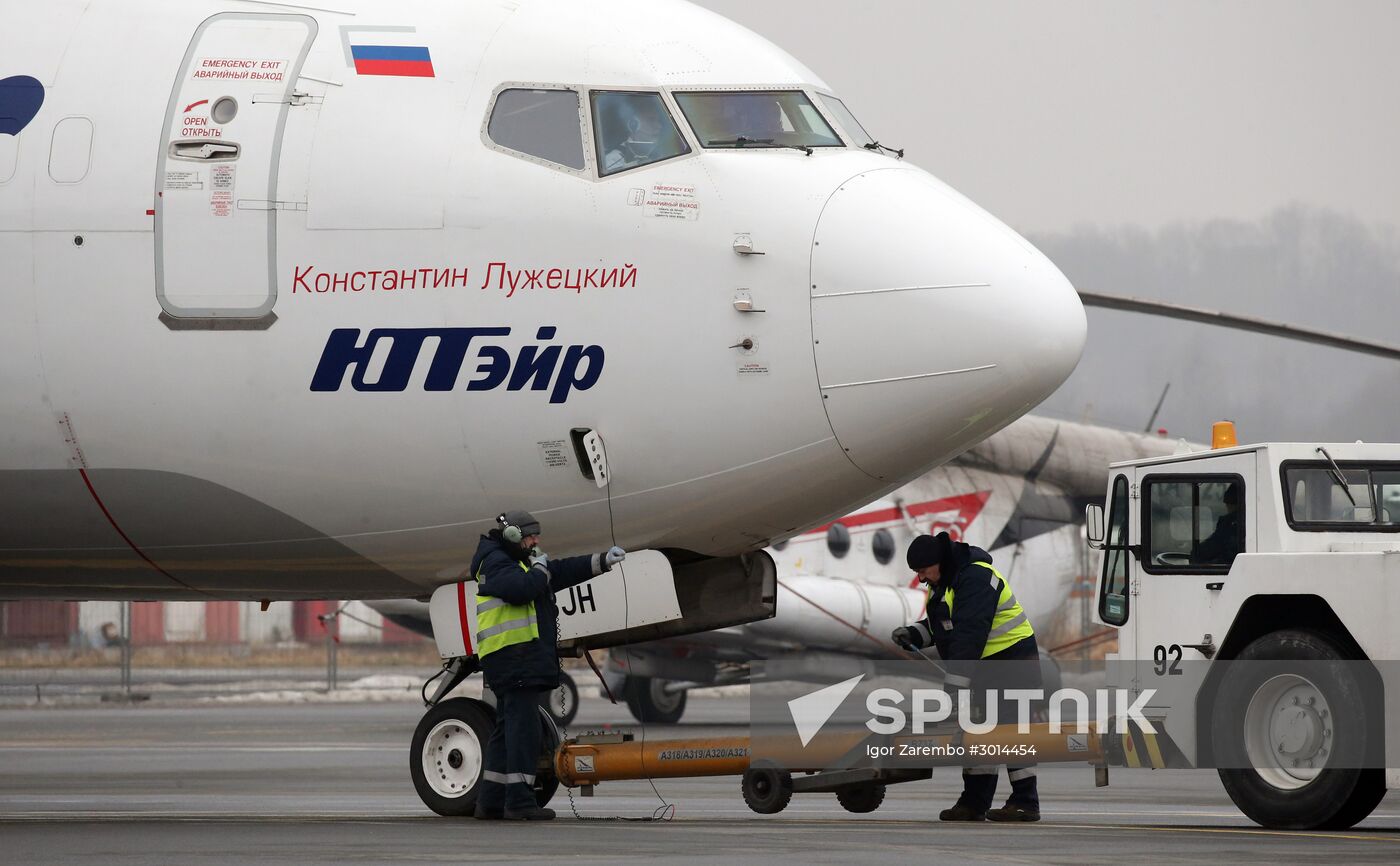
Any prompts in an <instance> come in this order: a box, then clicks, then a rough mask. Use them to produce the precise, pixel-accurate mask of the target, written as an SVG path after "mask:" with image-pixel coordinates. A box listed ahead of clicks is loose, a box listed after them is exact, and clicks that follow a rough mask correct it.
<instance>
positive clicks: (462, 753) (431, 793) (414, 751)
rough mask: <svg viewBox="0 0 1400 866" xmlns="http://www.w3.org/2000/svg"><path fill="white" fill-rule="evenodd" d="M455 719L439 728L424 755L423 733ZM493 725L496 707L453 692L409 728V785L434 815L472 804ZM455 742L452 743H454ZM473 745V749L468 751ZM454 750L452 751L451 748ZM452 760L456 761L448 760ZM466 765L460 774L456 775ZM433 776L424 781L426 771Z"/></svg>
mask: <svg viewBox="0 0 1400 866" xmlns="http://www.w3.org/2000/svg"><path fill="white" fill-rule="evenodd" d="M452 722H455V723H456V730H447V729H444V730H443V731H442V732H441V739H443V740H444V742H441V743H439V745H438V746H436V747H435V748H434V752H435V753H434V754H433V755H431V756H430V755H428V754H426V752H425V749H426V748H427V747H428V738H429V737H430V736H431V735H432V734H433V732H434V730H436V729H438V728H439V726H440V725H445V724H450V723H452ZM495 725H496V713H495V711H494V710H492V709H491V707H490V706H488V705H487V704H486V703H485V702H484V701H478V700H475V699H474V698H453V699H451V700H447V701H442V702H441V703H439V704H438V705H437V706H435V707H433V708H432V709H430V710H428V712H426V713H424V714H423V718H421V719H419V720H418V727H417V728H416V729H415V730H414V732H413V745H412V746H411V747H409V752H408V772H409V775H410V776H412V777H413V787H414V789H415V790H417V791H418V797H419V799H421V800H422V801H423V805H425V806H427V807H428V808H429V809H432V810H433V811H434V812H436V813H438V814H439V815H446V816H448V817H462V816H470V815H471V814H472V812H473V811H474V810H475V809H476V797H477V794H478V793H479V791H480V789H481V773H480V759H481V758H482V757H483V756H484V755H485V753H486V742H487V740H489V739H490V738H491V729H492V728H493V727H495ZM454 745H455V746H456V748H455V749H454ZM472 748H475V749H476V750H477V752H476V754H475V755H472V754H470V751H471V749H472ZM454 751H456V753H457V754H456V756H455V757H454V755H453V752H454ZM473 760H474V761H475V762H476V770H477V771H476V773H475V778H470V776H471V773H470V772H469V770H470V766H469V764H470V762H472V761H473ZM453 763H457V766H455V767H454V766H452V765H453ZM463 767H467V769H468V772H467V774H466V775H465V776H461V775H458V774H459V773H460V772H461V771H462V768H463ZM430 772H434V773H435V778H434V779H433V780H432V781H429V777H428V773H430Z"/></svg>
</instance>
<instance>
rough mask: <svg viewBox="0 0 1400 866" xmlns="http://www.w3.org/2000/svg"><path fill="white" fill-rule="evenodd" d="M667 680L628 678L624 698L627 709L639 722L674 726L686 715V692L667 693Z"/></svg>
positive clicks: (623, 693)
mask: <svg viewBox="0 0 1400 866" xmlns="http://www.w3.org/2000/svg"><path fill="white" fill-rule="evenodd" d="M666 682H667V681H666V680H658V679H653V678H651V677H628V678H627V680H626V682H624V683H623V684H622V696H623V698H625V699H626V700H627V709H628V710H631V712H632V718H634V719H636V720H637V721H639V722H645V723H651V722H656V723H658V724H662V725H674V724H675V723H676V722H679V721H680V720H681V716H683V715H685V699H686V693H685V692H673V693H669V694H668V693H667V692H666V691H665V690H664V689H665V685H666Z"/></svg>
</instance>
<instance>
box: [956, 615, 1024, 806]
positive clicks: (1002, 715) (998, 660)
mask: <svg viewBox="0 0 1400 866" xmlns="http://www.w3.org/2000/svg"><path fill="white" fill-rule="evenodd" d="M979 665H980V667H979V668H978V670H979V673H978V675H977V676H976V677H974V679H973V695H974V697H975V699H976V700H978V701H979V703H980V702H981V701H982V700H984V699H985V696H986V690H987V689H995V690H997V691H998V693H1002V692H1004V691H1005V690H1007V689H1038V688H1040V687H1041V677H1040V653H1039V650H1038V649H1037V647H1036V642H1035V636H1034V635H1032V636H1031V637H1028V638H1026V639H1025V640H1023V641H1021V642H1020V643H1017V644H1016V645H1015V646H1013V647H1010V648H1009V649H1007V650H1005V651H1004V652H1000V653H997V655H995V656H991V657H989V658H987V659H983V660H982V661H981V662H980V663H979ZM1016 713H1017V705H1016V702H1015V701H1010V700H1006V699H1005V698H1002V699H1001V700H999V701H998V702H997V723H998V724H1000V725H1014V724H1016V721H1017V719H1016ZM998 769H999V768H998V766H997V765H996V764H983V765H978V766H968V767H963V792H962V796H960V797H958V802H960V803H962V804H963V805H965V806H967V807H969V808H971V809H973V810H975V811H978V812H985V811H987V810H988V809H990V808H991V807H992V801H993V800H994V799H995V797H996V793H997V775H998ZM1006 775H1007V777H1008V778H1009V779H1010V780H1011V796H1009V797H1007V798H1006V805H1008V806H1020V807H1021V808H1023V809H1031V810H1035V811H1039V810H1040V792H1039V790H1038V789H1037V788H1036V782H1035V764H1033V763H1031V764H1023V765H1019V766H1014V767H1013V766H1009V765H1008V766H1007V768H1006Z"/></svg>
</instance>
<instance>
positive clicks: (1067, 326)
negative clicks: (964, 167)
mask: <svg viewBox="0 0 1400 866" xmlns="http://www.w3.org/2000/svg"><path fill="white" fill-rule="evenodd" d="M811 282H812V331H813V339H814V341H815V343H814V351H815V354H816V362H817V375H818V382H819V384H820V386H821V394H822V404H823V406H824V407H825V408H826V412H827V418H828V420H829V421H830V422H831V429H832V431H833V432H834V433H835V434H836V439H837V441H838V442H840V444H841V447H842V448H844V449H845V451H846V454H847V456H849V457H850V459H851V461H852V462H853V463H855V465H856V466H857V467H859V468H860V469H861V470H863V471H864V472H866V473H867V474H869V475H871V476H873V477H875V478H879V479H884V480H888V481H891V482H895V481H897V480H902V479H904V478H907V477H910V476H912V475H915V474H917V473H919V472H922V471H924V469H925V468H926V467H928V466H929V465H930V464H933V463H935V462H938V461H940V460H944V459H947V458H949V457H952V456H954V455H956V454H958V453H960V452H961V451H963V450H965V449H966V448H968V447H970V446H971V445H972V444H974V443H975V442H977V441H979V440H980V439H981V438H983V437H984V436H986V435H988V434H990V433H992V432H994V431H996V430H997V429H999V428H1001V427H1002V426H1004V425H1005V424H1007V423H1009V422H1010V421H1012V420H1014V419H1015V418H1017V417H1019V416H1021V415H1022V414H1024V413H1025V412H1027V411H1029V410H1030V409H1031V408H1032V407H1034V406H1035V405H1036V404H1037V403H1039V402H1040V401H1041V400H1043V399H1045V398H1046V397H1047V396H1049V395H1050V393H1051V392H1053V391H1054V390H1055V389H1056V388H1058V387H1059V386H1060V384H1061V383H1062V382H1064V380H1065V379H1066V378H1068V376H1069V374H1070V373H1071V372H1072V371H1073V370H1074V367H1075V365H1076V364H1077V363H1078V362H1079V356H1080V353H1081V352H1082V351H1083V349H1084V338H1085V331H1086V326H1087V325H1086V320H1085V316H1084V308H1083V306H1082V305H1081V304H1080V302H1079V296H1078V295H1077V294H1076V293H1075V291H1074V287H1073V286H1071V285H1070V283H1069V281H1068V280H1067V279H1065V276H1064V275H1063V274H1061V273H1060V271H1059V269H1057V268H1056V267H1055V266H1054V265H1053V264H1052V263H1051V262H1050V260H1049V259H1047V258H1046V257H1045V256H1044V255H1043V254H1041V253H1040V251H1039V250H1037V249H1035V248H1034V247H1033V246H1031V245H1030V244H1029V243H1028V242H1027V241H1026V240H1025V239H1024V238H1022V237H1021V236H1020V235H1018V234H1016V233H1015V232H1014V231H1012V230H1011V229H1010V228H1008V227H1007V226H1005V225H1004V224H1002V223H1001V222H999V221H998V220H997V219H996V218H995V217H993V216H991V215H990V214H988V213H987V212H986V211H984V210H982V209H981V208H979V207H977V206H976V205H975V204H973V203H972V202H970V201H968V200H967V199H966V198H964V197H963V196H961V195H960V194H958V193H957V192H955V191H954V190H952V189H951V188H949V187H948V186H947V185H945V184H943V183H942V182H940V181H938V180H937V179H936V178H934V177H932V176H931V175H929V174H927V173H926V172H923V171H920V170H918V169H913V168H891V169H880V170H876V171H869V172H865V173H863V174H859V175H857V176H855V177H853V178H851V179H850V180H848V181H846V182H845V183H843V184H842V185H841V186H840V187H839V188H838V189H837V190H836V192H835V193H833V194H832V196H831V198H830V199H829V200H828V201H827V204H826V206H825V208H824V209H823V211H822V215H821V218H820V220H819V221H818V223H817V231H816V236H815V239H814V243H813V247H812V280H811Z"/></svg>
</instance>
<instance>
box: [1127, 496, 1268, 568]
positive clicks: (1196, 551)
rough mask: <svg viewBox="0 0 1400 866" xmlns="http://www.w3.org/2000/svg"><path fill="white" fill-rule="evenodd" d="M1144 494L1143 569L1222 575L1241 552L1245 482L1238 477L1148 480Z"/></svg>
mask: <svg viewBox="0 0 1400 866" xmlns="http://www.w3.org/2000/svg"><path fill="white" fill-rule="evenodd" d="M1144 490H1145V495H1144V497H1143V502H1144V505H1143V507H1144V520H1143V523H1144V524H1145V526H1144V529H1145V533H1144V534H1145V535H1146V538H1145V539H1144V541H1145V542H1146V544H1145V546H1146V548H1147V557H1146V561H1145V562H1144V564H1143V570H1145V571H1148V572H1152V573H1163V572H1184V573H1211V572H1226V571H1229V570H1230V565H1231V563H1233V562H1234V561H1235V557H1236V556H1238V555H1239V554H1240V553H1242V552H1244V481H1243V480H1241V479H1239V477H1238V476H1233V475H1228V476H1191V477H1182V476H1173V477H1170V478H1164V477H1158V478H1155V479H1153V478H1148V479H1147V482H1146V484H1145V485H1144Z"/></svg>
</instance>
